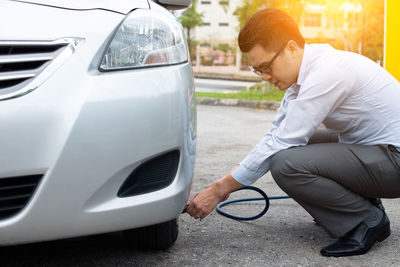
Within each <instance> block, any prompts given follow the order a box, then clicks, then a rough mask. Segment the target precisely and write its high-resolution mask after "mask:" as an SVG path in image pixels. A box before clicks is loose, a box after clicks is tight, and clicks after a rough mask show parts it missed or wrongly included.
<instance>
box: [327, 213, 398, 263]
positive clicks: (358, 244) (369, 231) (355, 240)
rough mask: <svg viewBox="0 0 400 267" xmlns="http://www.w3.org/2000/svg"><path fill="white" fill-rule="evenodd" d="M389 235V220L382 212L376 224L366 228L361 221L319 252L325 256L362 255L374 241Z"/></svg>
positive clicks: (380, 240)
mask: <svg viewBox="0 0 400 267" xmlns="http://www.w3.org/2000/svg"><path fill="white" fill-rule="evenodd" d="M389 235H390V222H389V218H388V217H387V216H386V213H384V214H383V218H382V220H381V221H380V223H379V224H378V225H377V226H375V227H371V228H368V226H367V225H366V224H365V223H364V222H361V223H360V224H359V225H357V226H356V227H355V228H354V229H353V230H351V231H350V232H348V233H347V234H346V235H345V236H343V237H341V238H339V240H338V241H336V242H335V243H333V244H331V245H329V246H327V247H324V248H323V249H321V254H322V255H323V256H327V257H330V256H333V257H343V256H352V255H362V254H365V253H367V252H368V251H369V249H370V248H371V247H372V246H373V245H374V244H375V242H377V241H378V242H382V241H383V240H385V239H386V238H387V237H388V236H389Z"/></svg>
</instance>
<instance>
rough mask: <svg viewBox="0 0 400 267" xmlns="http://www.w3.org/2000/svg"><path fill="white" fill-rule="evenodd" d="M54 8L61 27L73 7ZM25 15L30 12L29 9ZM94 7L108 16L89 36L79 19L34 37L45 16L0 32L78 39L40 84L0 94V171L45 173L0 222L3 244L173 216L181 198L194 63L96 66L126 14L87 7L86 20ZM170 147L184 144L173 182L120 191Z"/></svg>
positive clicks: (192, 142)
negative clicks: (71, 27)
mask: <svg viewBox="0 0 400 267" xmlns="http://www.w3.org/2000/svg"><path fill="white" fill-rule="evenodd" d="M21 5H22V4H21ZM30 8H33V9H35V8H41V9H43V8H45V9H46V8H48V9H49V7H36V6H35V7H30ZM3 10H4V9H3ZM20 10H21V12H23V8H22V9H20ZM58 12H59V14H58V17H57V20H56V21H58V22H59V24H60V27H61V28H62V25H64V24H65V23H66V22H67V21H69V20H70V19H71V14H72V13H73V12H76V11H71V10H59V11H58ZM81 12H82V11H81ZM30 14H32V15H30V16H32V19H33V17H34V16H35V15H34V14H35V10H31V13H30ZM36 14H37V13H36ZM49 14H50V13H49ZM51 14H52V15H54V12H51ZM99 14H100V15H101V16H104V17H107V18H108V19H109V22H110V21H111V22H112V23H105V22H103V25H99V27H101V26H104V28H103V30H102V31H99V32H96V33H94V34H91V35H90V37H88V35H85V33H88V32H90V31H91V29H90V27H89V26H88V25H86V26H85V25H83V24H82V25H83V26H82V27H81V28H78V29H79V30H77V31H76V32H69V33H68V31H62V30H60V32H61V33H63V35H57V34H54V32H52V34H46V33H43V32H42V34H41V35H38V32H40V31H37V27H44V23H48V22H47V21H48V20H46V19H45V18H43V21H42V22H41V23H40V20H39V21H37V20H35V22H34V23H33V24H34V25H17V24H15V25H16V27H15V28H14V29H13V30H8V31H4V32H2V34H1V36H0V39H3V40H4V39H6V40H18V39H21V36H18V32H19V33H21V32H26V33H31V36H24V39H26V38H28V39H29V40H44V39H46V40H55V39H59V38H65V37H71V36H72V37H79V38H84V42H83V43H82V45H81V46H80V47H79V48H78V49H77V50H76V52H75V53H74V54H73V55H72V56H71V57H70V58H68V59H67V60H66V61H65V63H64V64H63V65H62V66H61V67H59V68H58V70H57V71H55V72H54V73H53V75H51V76H50V77H49V78H48V79H47V80H46V81H45V82H44V83H42V84H41V86H40V87H39V88H37V89H36V90H34V91H32V92H31V93H29V94H27V95H25V96H22V97H18V98H13V99H9V100H4V101H0V118H1V126H0V127H1V131H0V146H1V147H2V149H1V150H0V162H2V166H1V168H0V179H2V178H3V177H15V176H24V175H32V174H42V175H43V178H42V179H41V182H40V184H39V185H38V187H37V189H36V191H35V192H34V194H33V196H32V197H31V198H30V200H29V202H28V203H27V205H26V206H25V208H24V209H23V210H22V211H21V212H19V213H18V214H16V215H15V216H12V217H10V218H5V219H2V220H1V221H0V236H1V238H0V245H10V244H20V243H29V242H36V241H44V240H54V239H60V238H67V237H75V236H81V235H89V234H96V233H104V232H112V231H119V230H124V229H130V228H136V227H141V226H146V225H152V224H157V223H160V222H165V221H168V220H171V219H173V218H176V217H178V216H179V213H180V211H181V210H182V209H183V207H184V205H185V202H186V200H187V198H188V195H189V191H190V183H191V179H192V176H193V170H194V159H195V150H196V111H195V110H196V102H195V96H194V85H193V75H192V71H191V66H190V63H185V64H179V65H175V66H166V67H157V68H144V69H136V70H125V71H118V72H99V71H98V69H97V67H98V65H97V63H98V62H99V61H100V59H99V56H100V55H101V53H102V52H103V49H104V46H105V44H106V43H107V40H108V38H109V35H110V32H112V31H113V30H112V29H113V28H115V27H116V26H117V25H118V23H119V22H120V21H121V19H122V16H121V15H119V14H111V13H107V12H105V11H99V10H97V11H88V12H87V15H86V16H85V19H84V21H95V22H98V21H101V20H99V19H98V17H99ZM25 16H28V15H25ZM72 16H75V14H73V15H72ZM76 18H77V19H78V16H77V17H76ZM9 19H10V20H13V18H9ZM26 19H27V20H29V19H30V18H29V17H28V18H26ZM47 19H48V18H47ZM14 20H15V18H14ZM12 22H13V21H11V23H12ZM14 22H15V21H14ZM78 22H79V21H78ZM78 22H77V21H75V22H73V23H78ZM78 24H79V23H78ZM11 25H12V24H11ZM35 29H36V30H35ZM65 32H67V33H65ZM99 40H101V41H99ZM171 150H178V151H179V152H180V160H179V165H178V170H177V174H176V177H175V179H174V180H173V182H172V184H170V185H169V186H167V187H165V188H163V189H161V190H157V191H154V192H151V193H146V194H141V195H136V196H132V197H124V198H120V197H118V196H117V192H118V190H119V188H120V187H121V185H122V184H123V183H124V181H125V179H126V178H127V177H128V176H129V174H130V173H131V172H132V171H133V170H134V169H135V168H137V167H138V166H139V165H140V164H141V163H143V162H145V161H146V160H148V159H151V158H154V157H155V156H158V155H160V154H163V153H165V152H168V151H171Z"/></svg>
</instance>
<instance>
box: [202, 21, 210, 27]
mask: <svg viewBox="0 0 400 267" xmlns="http://www.w3.org/2000/svg"><path fill="white" fill-rule="evenodd" d="M203 26H211V23H210V22H203Z"/></svg>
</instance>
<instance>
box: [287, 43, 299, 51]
mask: <svg viewBox="0 0 400 267" xmlns="http://www.w3.org/2000/svg"><path fill="white" fill-rule="evenodd" d="M287 47H288V49H289V50H290V51H294V50H297V49H299V46H298V45H297V43H296V41H293V40H290V41H289V42H288V43H287Z"/></svg>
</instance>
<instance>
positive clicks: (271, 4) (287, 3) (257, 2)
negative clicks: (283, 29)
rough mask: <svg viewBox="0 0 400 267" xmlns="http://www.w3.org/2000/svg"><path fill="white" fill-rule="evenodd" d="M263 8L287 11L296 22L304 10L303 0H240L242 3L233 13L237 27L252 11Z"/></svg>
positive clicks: (242, 24)
mask: <svg viewBox="0 0 400 267" xmlns="http://www.w3.org/2000/svg"><path fill="white" fill-rule="evenodd" d="M265 8H279V9H281V10H283V11H285V12H287V13H288V14H289V15H290V16H291V17H292V18H293V19H294V20H295V21H296V22H297V23H299V22H300V20H301V17H302V15H303V12H304V1H298V0H242V5H240V6H239V7H238V8H236V10H235V12H234V13H233V14H234V15H235V16H237V17H238V20H239V27H240V28H242V27H243V26H244V24H245V23H246V21H247V19H249V18H250V17H251V16H252V15H253V14H254V13H256V12H258V11H260V10H262V9H265Z"/></svg>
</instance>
